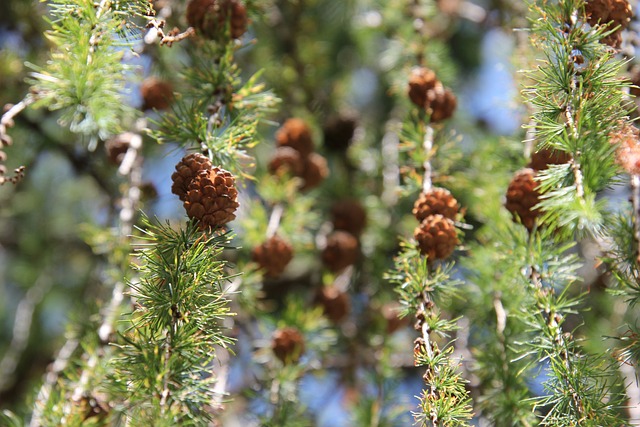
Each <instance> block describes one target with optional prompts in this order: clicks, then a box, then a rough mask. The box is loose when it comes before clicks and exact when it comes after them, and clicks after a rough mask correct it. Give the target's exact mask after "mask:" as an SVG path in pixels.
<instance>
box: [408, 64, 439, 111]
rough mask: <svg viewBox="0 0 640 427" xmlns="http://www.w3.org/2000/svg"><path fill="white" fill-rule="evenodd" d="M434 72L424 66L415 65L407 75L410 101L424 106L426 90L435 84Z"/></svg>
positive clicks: (421, 106) (425, 103)
mask: <svg viewBox="0 0 640 427" xmlns="http://www.w3.org/2000/svg"><path fill="white" fill-rule="evenodd" d="M437 81H438V80H437V79H436V73H434V72H433V71H432V70H430V69H428V68H425V67H416V68H414V69H413V70H411V75H410V76H409V90H408V95H409V99H411V102H413V103H414V104H415V105H417V106H418V107H420V108H426V105H427V92H429V91H430V90H431V89H433V88H434V87H435V85H436V82H437Z"/></svg>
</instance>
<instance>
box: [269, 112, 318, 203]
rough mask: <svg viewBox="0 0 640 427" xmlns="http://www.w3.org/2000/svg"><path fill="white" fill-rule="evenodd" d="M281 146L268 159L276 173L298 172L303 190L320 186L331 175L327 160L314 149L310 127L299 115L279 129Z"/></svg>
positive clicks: (297, 175) (273, 171)
mask: <svg viewBox="0 0 640 427" xmlns="http://www.w3.org/2000/svg"><path fill="white" fill-rule="evenodd" d="M276 142H277V144H278V148H277V149H276V152H275V153H274V155H273V157H272V158H271V161H270V162H269V172H271V173H272V174H274V175H279V176H282V175H286V174H289V175H291V176H295V177H298V178H300V179H301V190H303V191H305V190H311V189H312V188H315V187H317V186H318V185H320V183H322V181H324V179H325V178H326V177H327V176H328V175H329V168H328V166H327V160H326V159H325V158H324V157H323V156H322V155H320V154H318V153H316V152H314V143H313V138H312V136H311V129H309V126H307V124H306V123H305V122H304V120H302V119H299V118H291V119H288V120H287V121H285V122H284V124H283V125H282V127H281V128H280V129H278V131H277V132H276Z"/></svg>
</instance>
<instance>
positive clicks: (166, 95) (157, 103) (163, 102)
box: [140, 77, 173, 110]
mask: <svg viewBox="0 0 640 427" xmlns="http://www.w3.org/2000/svg"><path fill="white" fill-rule="evenodd" d="M140 95H142V109H143V110H152V109H156V110H165V109H167V108H169V106H170V105H171V102H172V101H173V86H172V85H171V83H169V82H165V81H162V80H160V79H158V78H156V77H149V78H148V79H145V80H144V81H143V82H142V84H141V85H140Z"/></svg>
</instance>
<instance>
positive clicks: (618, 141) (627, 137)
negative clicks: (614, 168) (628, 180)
mask: <svg viewBox="0 0 640 427" xmlns="http://www.w3.org/2000/svg"><path fill="white" fill-rule="evenodd" d="M609 138H610V140H609V141H610V143H611V144H613V145H615V146H616V160H617V163H618V164H619V165H620V166H622V168H623V169H624V170H626V171H627V173H629V174H631V175H640V130H639V129H638V128H637V127H635V126H634V125H633V124H632V123H628V122H624V123H622V124H621V127H620V128H619V129H618V130H617V131H616V132H613V133H611V134H610V135H609Z"/></svg>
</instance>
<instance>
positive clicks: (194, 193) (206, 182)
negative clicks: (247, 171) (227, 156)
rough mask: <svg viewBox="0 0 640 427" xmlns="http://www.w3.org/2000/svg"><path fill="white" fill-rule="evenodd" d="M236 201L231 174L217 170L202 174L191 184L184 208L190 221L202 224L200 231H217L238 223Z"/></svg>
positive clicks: (216, 168)
mask: <svg viewBox="0 0 640 427" xmlns="http://www.w3.org/2000/svg"><path fill="white" fill-rule="evenodd" d="M237 198H238V190H236V187H235V178H234V177H233V175H231V172H228V171H226V170H224V169H221V168H219V167H214V168H212V169H209V170H203V171H200V172H199V173H198V175H196V177H195V178H194V179H193V180H192V181H191V184H189V191H188V192H187V199H186V200H185V201H184V208H185V209H186V211H187V215H189V218H195V219H197V220H199V221H200V228H202V229H208V228H216V227H218V226H220V225H223V224H226V223H227V222H229V221H232V220H234V219H235V217H236V215H235V211H236V209H238V206H239V205H238V202H237Z"/></svg>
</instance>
